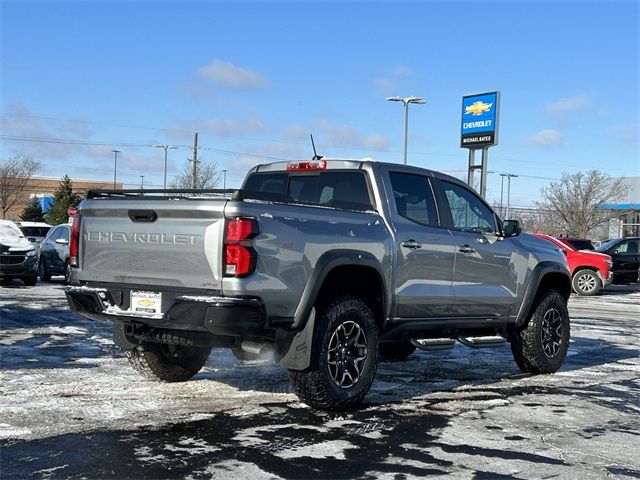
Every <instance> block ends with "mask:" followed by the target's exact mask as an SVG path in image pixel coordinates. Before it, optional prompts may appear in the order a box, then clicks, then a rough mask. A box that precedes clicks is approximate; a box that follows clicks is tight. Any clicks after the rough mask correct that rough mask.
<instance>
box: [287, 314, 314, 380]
mask: <svg viewBox="0 0 640 480" xmlns="http://www.w3.org/2000/svg"><path fill="white" fill-rule="evenodd" d="M315 320H316V309H315V307H313V308H312V309H311V313H310V314H309V318H308V319H307V324H306V325H305V327H304V328H303V329H302V330H300V331H299V332H298V333H296V334H295V336H294V337H293V339H292V340H291V344H290V345H289V349H288V350H287V352H286V353H285V354H284V356H283V357H282V358H281V359H280V361H279V363H280V365H282V366H283V367H285V368H288V369H290V370H304V369H305V368H307V367H309V365H310V364H311V349H312V347H313V330H314V327H315Z"/></svg>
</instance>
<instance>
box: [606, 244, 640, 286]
mask: <svg viewBox="0 0 640 480" xmlns="http://www.w3.org/2000/svg"><path fill="white" fill-rule="evenodd" d="M596 251H597V252H600V253H606V254H607V255H611V258H612V259H613V283H618V284H624V283H636V282H638V281H639V280H638V278H639V277H640V273H639V270H640V237H622V238H614V239H613V240H609V241H608V242H605V243H603V244H602V245H600V246H599V247H598V248H596Z"/></svg>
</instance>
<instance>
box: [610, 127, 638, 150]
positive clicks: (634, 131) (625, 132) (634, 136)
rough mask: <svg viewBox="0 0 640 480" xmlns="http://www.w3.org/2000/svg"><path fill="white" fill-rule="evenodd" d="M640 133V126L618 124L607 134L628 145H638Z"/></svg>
mask: <svg viewBox="0 0 640 480" xmlns="http://www.w3.org/2000/svg"><path fill="white" fill-rule="evenodd" d="M639 132H640V124H637V123H630V124H626V125H624V124H618V125H613V126H611V127H609V128H608V129H607V134H609V135H611V136H612V137H614V138H616V139H618V140H621V141H622V142H623V143H625V144H627V145H632V146H633V145H638V141H639V140H638V133H639Z"/></svg>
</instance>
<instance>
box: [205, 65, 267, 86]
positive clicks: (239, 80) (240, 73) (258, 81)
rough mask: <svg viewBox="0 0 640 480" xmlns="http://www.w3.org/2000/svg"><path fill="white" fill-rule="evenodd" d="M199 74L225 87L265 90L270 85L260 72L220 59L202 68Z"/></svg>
mask: <svg viewBox="0 0 640 480" xmlns="http://www.w3.org/2000/svg"><path fill="white" fill-rule="evenodd" d="M198 73H199V74H200V76H202V77H204V78H206V79H208V80H211V81H212V82H213V83H215V84H217V85H222V86H225V87H232V88H264V87H267V86H269V84H270V82H269V79H268V78H267V77H265V76H264V75H262V74H260V73H258V72H254V71H252V70H249V69H246V68H242V67H238V66H236V65H234V64H233V63H231V62H226V61H223V60H218V59H215V60H213V61H212V62H211V63H209V64H208V65H205V66H203V67H200V69H199V70H198Z"/></svg>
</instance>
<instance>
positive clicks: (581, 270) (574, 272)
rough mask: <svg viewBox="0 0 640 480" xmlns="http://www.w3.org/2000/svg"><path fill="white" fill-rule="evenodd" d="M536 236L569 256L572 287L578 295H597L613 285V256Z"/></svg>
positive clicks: (549, 237)
mask: <svg viewBox="0 0 640 480" xmlns="http://www.w3.org/2000/svg"><path fill="white" fill-rule="evenodd" d="M534 235H535V236H537V237H540V238H544V239H545V240H549V241H550V242H551V243H553V244H554V245H555V246H556V247H558V248H560V249H561V250H562V251H563V252H564V254H565V255H566V256H567V263H568V264H569V270H570V271H571V285H572V286H573V290H574V292H576V293H577V294H578V295H595V294H596V293H598V292H599V291H600V289H601V288H604V287H607V286H609V285H610V284H611V281H612V279H613V272H612V271H611V266H612V265H613V261H612V259H611V256H609V255H606V254H604V253H598V252H594V251H592V250H578V249H577V248H575V247H574V246H573V245H571V244H570V243H569V242H563V241H562V239H561V238H554V237H552V236H550V235H544V234H542V233H534Z"/></svg>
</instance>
